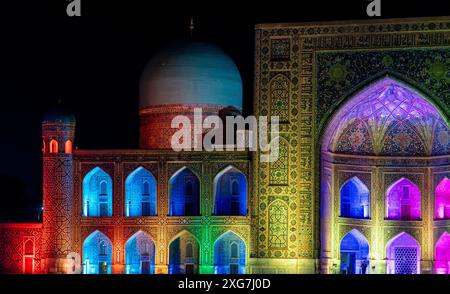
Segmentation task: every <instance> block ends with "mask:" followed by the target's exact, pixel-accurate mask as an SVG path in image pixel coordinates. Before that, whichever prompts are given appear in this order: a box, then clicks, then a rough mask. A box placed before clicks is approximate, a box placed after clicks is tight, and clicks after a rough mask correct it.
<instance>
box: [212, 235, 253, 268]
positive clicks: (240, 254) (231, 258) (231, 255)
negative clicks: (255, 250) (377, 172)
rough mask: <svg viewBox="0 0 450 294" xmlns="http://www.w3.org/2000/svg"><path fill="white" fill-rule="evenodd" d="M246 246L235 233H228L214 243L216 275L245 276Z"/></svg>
mask: <svg viewBox="0 0 450 294" xmlns="http://www.w3.org/2000/svg"><path fill="white" fill-rule="evenodd" d="M245 264H246V246H245V242H244V240H242V239H241V238H240V237H239V236H238V235H236V234H235V233H233V232H231V231H228V232H226V233H224V234H223V235H222V236H220V237H219V238H218V239H217V240H216V242H215V243H214V273H215V274H245Z"/></svg>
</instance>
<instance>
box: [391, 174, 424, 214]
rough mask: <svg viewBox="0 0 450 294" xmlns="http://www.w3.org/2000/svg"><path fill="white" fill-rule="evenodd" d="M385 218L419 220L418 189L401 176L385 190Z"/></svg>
mask: <svg viewBox="0 0 450 294" xmlns="http://www.w3.org/2000/svg"><path fill="white" fill-rule="evenodd" d="M386 219H389V220H420V190H419V188H418V187H417V186H416V185H415V184H414V183H413V182H411V181H410V180H408V179H406V178H401V179H400V180H398V181H397V182H395V183H394V184H392V186H391V187H389V189H388V190H387V191H386Z"/></svg>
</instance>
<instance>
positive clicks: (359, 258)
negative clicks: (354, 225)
mask: <svg viewBox="0 0 450 294" xmlns="http://www.w3.org/2000/svg"><path fill="white" fill-rule="evenodd" d="M340 255H341V273H343V274H365V273H366V272H367V268H368V267H369V242H368V241H367V239H366V238H365V237H364V235H363V234H361V233H360V232H359V231H358V230H355V229H353V230H351V231H350V232H348V233H347V234H346V235H345V237H344V238H343V239H342V241H341V246H340Z"/></svg>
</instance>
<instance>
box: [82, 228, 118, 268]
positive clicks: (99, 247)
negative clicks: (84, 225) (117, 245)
mask: <svg viewBox="0 0 450 294" xmlns="http://www.w3.org/2000/svg"><path fill="white" fill-rule="evenodd" d="M111 264H112V244H111V241H110V240H109V239H108V237H106V236H105V235H104V234H103V233H101V232H99V231H95V232H93V233H92V234H91V235H89V237H87V238H86V240H85V241H84V243H83V273H84V274H110V273H111Z"/></svg>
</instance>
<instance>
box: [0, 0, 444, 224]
mask: <svg viewBox="0 0 450 294" xmlns="http://www.w3.org/2000/svg"><path fill="white" fill-rule="evenodd" d="M68 3H69V2H68V1H66V0H52V1H42V0H41V1H37V0H34V1H12V2H9V3H6V2H5V3H3V1H2V4H1V6H0V13H1V14H0V101H1V108H0V194H1V195H0V197H1V199H2V202H1V203H2V205H0V219H2V220H15V221H18V220H22V221H24V220H37V216H38V212H39V208H40V207H41V201H42V200H41V199H42V184H41V181H42V167H41V164H42V159H41V129H40V128H41V125H40V121H41V118H42V115H43V113H44V112H45V111H46V110H48V109H49V108H50V107H51V106H52V105H53V104H55V103H56V101H57V100H62V103H63V104H64V105H65V106H66V107H68V108H70V109H71V110H72V111H73V113H74V114H75V115H76V117H77V128H76V142H75V144H76V146H78V147H79V148H80V149H101V148H107V149H114V148H120V149H121V148H137V146H138V115H137V107H138V85H139V78H140V74H141V72H142V70H143V68H144V66H145V64H146V62H147V61H148V60H149V58H150V57H151V56H152V54H154V53H155V51H156V50H157V49H158V48H160V47H161V46H162V45H163V44H164V43H166V42H168V41H171V40H173V39H175V38H179V37H187V36H188V26H189V18H190V16H192V15H193V16H194V17H195V31H194V38H195V39H197V40H202V41H208V42H213V43H216V44H218V45H219V46H221V47H222V48H223V49H224V50H225V51H227V52H228V53H229V54H230V55H231V57H232V58H233V59H234V60H235V62H236V63H237V65H238V67H239V69H240V71H241V74H242V78H243V83H244V97H245V102H244V112H245V113H246V114H251V113H252V100H253V95H252V90H253V60H254V52H253V50H254V49H253V48H254V25H255V24H256V23H266V22H310V21H326V20H351V19H369V17H368V16H367V15H366V6H367V4H368V3H369V2H368V1H367V0H352V1H349V0H345V1H323V0H309V1H307V0H297V1H280V0H273V1H244V0H241V1H212V0H211V1H208V2H206V1H204V2H199V1H183V2H181V1H180V2H178V1H169V0H166V1H141V2H139V1H129V0H126V1H125V0H123V1H101V0H82V16H81V17H72V18H70V17H68V16H67V15H66V12H65V10H66V5H67V4H68ZM448 3H449V1H443V0H440V1H437V0H436V1H432V0H426V1H425V0H424V1H400V0H395V1H393V0H389V1H388V0H382V17H381V18H392V17H420V16H439V15H450V8H449V4H448Z"/></svg>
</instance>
